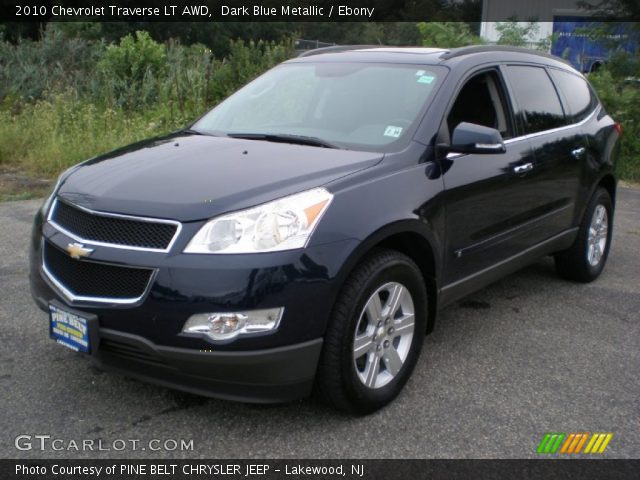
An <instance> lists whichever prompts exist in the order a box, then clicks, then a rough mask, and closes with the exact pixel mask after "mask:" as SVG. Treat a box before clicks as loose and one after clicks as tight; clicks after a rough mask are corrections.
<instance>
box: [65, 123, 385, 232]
mask: <svg viewBox="0 0 640 480" xmlns="http://www.w3.org/2000/svg"><path fill="white" fill-rule="evenodd" d="M381 159H382V154H380V153H371V152H355V151H347V150H338V149H330V148H319V147H311V146H304V145H292V144H286V143H272V142H266V141H262V140H243V139H234V138H228V137H212V136H206V135H195V134H185V133H179V134H174V135H169V136H166V137H162V138H156V139H152V140H147V141H143V142H139V143H136V144H133V145H130V146H128V147H124V148H121V149H119V150H115V151H114V152H111V153H108V154H106V155H102V156H100V157H97V158H94V159H91V160H89V161H87V162H84V163H83V164H81V165H80V166H79V167H77V168H76V169H75V170H74V171H73V172H72V173H71V174H70V175H69V176H68V177H67V178H66V179H64V181H63V182H62V184H61V186H60V188H59V190H58V195H59V196H60V197H61V198H64V199H67V200H69V201H70V202H72V203H75V204H77V205H80V206H83V207H86V208H90V209H93V210H99V211H106V212H112V213H121V214H128V215H137V216H145V217H158V218H167V219H175V220H179V221H182V222H186V221H194V220H202V219H205V218H210V217H212V216H215V215H218V214H220V213H224V212H229V211H233V210H237V209H241V208H246V207H250V206H253V205H258V204H260V203H263V202H266V201H269V200H272V199H275V198H279V197H282V196H285V195H289V194H292V193H296V192H300V191H303V190H306V189H309V188H313V187H317V186H320V185H323V184H326V183H328V182H330V181H332V180H335V179H337V178H340V177H343V176H345V175H349V174H351V173H354V172H356V171H358V170H362V169H364V168H367V167H370V166H372V165H375V164H376V163H378V162H379V161H380V160H381Z"/></svg>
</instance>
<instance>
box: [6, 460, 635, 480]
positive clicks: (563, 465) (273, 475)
mask: <svg viewBox="0 0 640 480" xmlns="http://www.w3.org/2000/svg"><path fill="white" fill-rule="evenodd" d="M639 471H640V460H212V459H200V460H0V474H1V475H0V476H1V477H2V478H3V479H5V478H11V479H39V480H49V479H51V480H67V479H69V480H71V479H81V480H84V479H86V480H89V479H158V478H164V479H167V480H182V479H188V480H205V479H212V478H219V479H225V480H241V479H245V480H258V479H259V480H285V479H287V480H294V479H298V480H299V479H302V478H308V479H317V478H321V479H323V480H327V479H338V478H344V479H345V480H360V479H362V480H378V479H380V480H396V479H397V480H418V479H434V480H437V479H460V480H463V479H464V480H468V479H477V480H483V479H498V478H510V479H511V478H512V479H521V480H524V479H545V480H546V479H556V478H557V479H572V478H579V479H580V480H590V479H621V480H622V479H625V480H626V479H630V478H637V474H638V472H639Z"/></svg>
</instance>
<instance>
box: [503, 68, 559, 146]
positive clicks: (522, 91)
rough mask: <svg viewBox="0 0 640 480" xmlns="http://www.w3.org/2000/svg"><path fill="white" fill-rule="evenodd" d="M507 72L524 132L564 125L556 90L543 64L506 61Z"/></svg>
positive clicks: (539, 130)
mask: <svg viewBox="0 0 640 480" xmlns="http://www.w3.org/2000/svg"><path fill="white" fill-rule="evenodd" d="M507 72H508V75H509V83H510V84H511V88H512V90H513V92H514V94H515V97H516V98H515V100H516V102H515V103H516V106H517V108H516V113H517V115H518V116H519V117H520V118H521V119H522V122H523V124H524V128H525V133H536V132H541V131H544V130H551V129H553V128H557V127H562V126H564V125H566V119H565V116H564V111H563V109H562V104H561V103H560V98H559V97H558V92H557V91H556V89H555V87H554V85H553V83H552V82H551V79H550V78H549V75H548V74H547V72H546V70H545V69H544V68H542V67H529V66H519V65H518V66H515V65H509V66H507Z"/></svg>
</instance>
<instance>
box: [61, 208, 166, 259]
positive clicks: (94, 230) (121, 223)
mask: <svg viewBox="0 0 640 480" xmlns="http://www.w3.org/2000/svg"><path fill="white" fill-rule="evenodd" d="M50 220H51V221H52V222H53V223H55V224H56V225H58V226H60V227H62V228H63V229H65V230H66V231H68V232H70V233H72V234H73V235H76V236H77V237H79V238H80V239H81V240H86V241H94V242H101V243H109V244H114V245H121V246H127V247H137V248H151V249H158V250H165V249H167V248H168V247H169V245H170V244H171V240H172V239H173V237H174V236H175V234H176V231H177V230H178V225H177V224H176V223H173V222H172V223H165V222H160V221H146V220H137V219H135V218H124V217H120V216H110V215H109V214H104V213H100V212H89V211H86V210H83V209H80V208H77V207H75V206H73V205H69V204H68V203H65V202H61V201H56V204H55V206H54V208H53V210H52V212H51V217H50Z"/></svg>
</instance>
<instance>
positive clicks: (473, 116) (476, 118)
mask: <svg viewBox="0 0 640 480" xmlns="http://www.w3.org/2000/svg"><path fill="white" fill-rule="evenodd" d="M505 98H506V97H505V93H504V89H503V87H502V83H501V81H500V78H499V77H498V74H497V72H495V71H488V72H482V73H479V74H477V75H475V76H473V77H471V78H470V79H469V80H467V83H465V85H464V86H463V87H462V90H460V93H459V94H458V97H457V98H456V101H455V103H454V104H453V107H452V108H451V111H450V112H449V115H448V116H447V126H448V127H449V135H452V134H453V130H454V129H455V128H456V127H457V126H458V125H459V124H460V123H462V122H469V123H475V124H477V125H483V126H485V127H490V128H495V129H496V130H498V131H499V132H500V134H501V135H502V138H503V139H505V140H506V139H508V138H512V137H513V128H512V122H511V118H510V115H509V109H508V106H507V104H506V101H505Z"/></svg>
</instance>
